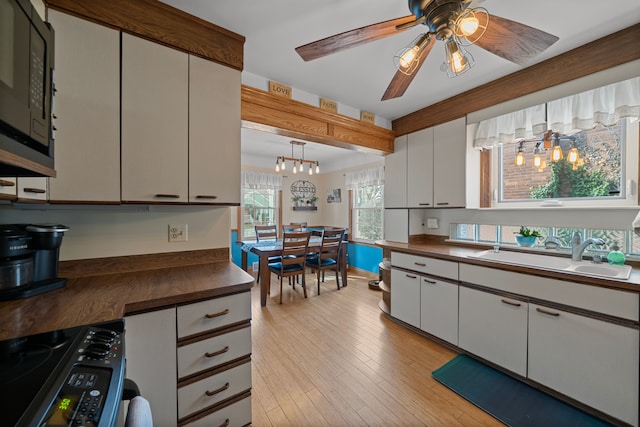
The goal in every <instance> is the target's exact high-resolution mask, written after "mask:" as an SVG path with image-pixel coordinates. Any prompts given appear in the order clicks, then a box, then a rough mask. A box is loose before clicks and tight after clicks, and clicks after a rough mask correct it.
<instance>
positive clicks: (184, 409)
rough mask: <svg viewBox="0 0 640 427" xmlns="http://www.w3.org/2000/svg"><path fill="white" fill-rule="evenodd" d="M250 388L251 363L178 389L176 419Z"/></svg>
mask: <svg viewBox="0 0 640 427" xmlns="http://www.w3.org/2000/svg"><path fill="white" fill-rule="evenodd" d="M250 388H251V362H247V363H245V364H244V365H240V366H236V367H235V368H232V369H229V370H227V371H224V372H220V373H219V374H218V375H214V376H212V377H207V378H205V379H203V380H200V381H198V382H196V383H193V384H189V385H188V386H186V387H182V388H179V389H178V418H184V417H186V416H187V415H189V414H193V413H194V412H198V411H200V410H202V409H204V408H206V407H208V406H212V405H215V404H216V403H218V402H220V401H222V400H224V399H227V398H229V397H231V396H234V395H236V394H239V393H241V392H243V391H245V390H249V389H250ZM207 393H208V394H209V395H208V394H207Z"/></svg>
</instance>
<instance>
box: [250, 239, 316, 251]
mask: <svg viewBox="0 0 640 427" xmlns="http://www.w3.org/2000/svg"><path fill="white" fill-rule="evenodd" d="M321 241H322V239H321V238H319V237H316V238H313V239H309V243H311V242H314V243H316V242H317V243H319V242H321ZM256 246H282V240H262V241H260V242H245V243H243V244H242V246H241V247H240V249H241V250H243V251H244V252H249V251H251V249H253V248H255V247H256Z"/></svg>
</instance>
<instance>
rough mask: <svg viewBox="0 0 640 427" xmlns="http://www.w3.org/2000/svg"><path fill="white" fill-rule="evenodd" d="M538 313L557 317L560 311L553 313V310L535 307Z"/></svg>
mask: <svg viewBox="0 0 640 427" xmlns="http://www.w3.org/2000/svg"><path fill="white" fill-rule="evenodd" d="M536 311H537V312H538V313H543V314H548V315H549V316H553V317H558V316H560V313H554V312H553V311H548V310H544V309H542V308H536Z"/></svg>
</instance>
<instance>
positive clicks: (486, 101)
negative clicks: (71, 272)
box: [392, 24, 640, 136]
mask: <svg viewBox="0 0 640 427" xmlns="http://www.w3.org/2000/svg"><path fill="white" fill-rule="evenodd" d="M639 40H640V24H635V25H633V26H631V27H628V28H626V29H624V30H621V31H618V32H617V33H614V34H610V35H608V36H605V37H603V38H601V39H598V40H595V41H593V42H591V43H587V44H585V45H583V46H580V47H577V48H575V49H573V50H570V51H569V52H565V53H562V54H560V55H558V56H555V57H553V58H550V59H548V60H546V61H543V62H541V63H539V64H535V65H532V66H531V67H528V68H525V69H524V70H520V71H517V72H515V73H513V74H509V75H508V76H505V77H502V78H499V79H497V80H494V81H492V82H489V83H487V84H484V85H482V86H478V87H477V88H474V89H471V90H468V91H466V92H464V93H461V94H459V95H456V96H453V97H451V98H448V99H445V100H443V101H440V102H438V103H436V104H433V105H430V106H428V107H425V108H423V109H421V110H418V111H415V112H413V113H410V114H407V115H406V116H403V117H400V118H398V119H396V120H394V121H393V124H392V126H393V130H394V131H396V133H397V135H398V136H400V135H405V134H408V133H411V132H415V131H418V130H420V129H424V128H428V127H431V126H434V125H437V124H440V123H444V122H448V121H450V120H453V119H457V118H459V117H463V116H465V115H466V114H468V113H470V112H472V111H477V110H481V109H483V108H487V107H490V106H492V105H496V104H499V103H501V102H505V101H508V100H511V99H515V98H518V97H521V96H524V95H528V94H530V93H534V92H538V91H540V90H543V89H546V88H549V87H552V86H556V85H559V84H561V83H565V82H568V81H571V80H575V79H578V78H580V77H584V76H587V75H589V74H593V73H596V72H598V71H603V70H606V69H608V68H611V67H615V66H617V65H621V64H625V63H627V62H631V61H634V60H636V59H639V58H640V43H639V42H638V41H639Z"/></svg>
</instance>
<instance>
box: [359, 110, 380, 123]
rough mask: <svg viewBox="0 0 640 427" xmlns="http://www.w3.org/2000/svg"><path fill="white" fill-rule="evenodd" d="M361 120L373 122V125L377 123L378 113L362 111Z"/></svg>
mask: <svg viewBox="0 0 640 427" xmlns="http://www.w3.org/2000/svg"><path fill="white" fill-rule="evenodd" d="M360 121H361V122H367V123H371V124H372V125H373V124H375V123H376V115H375V114H373V113H369V112H367V111H360Z"/></svg>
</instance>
